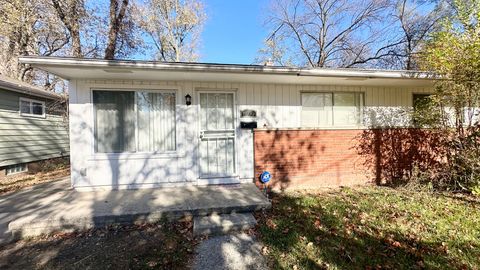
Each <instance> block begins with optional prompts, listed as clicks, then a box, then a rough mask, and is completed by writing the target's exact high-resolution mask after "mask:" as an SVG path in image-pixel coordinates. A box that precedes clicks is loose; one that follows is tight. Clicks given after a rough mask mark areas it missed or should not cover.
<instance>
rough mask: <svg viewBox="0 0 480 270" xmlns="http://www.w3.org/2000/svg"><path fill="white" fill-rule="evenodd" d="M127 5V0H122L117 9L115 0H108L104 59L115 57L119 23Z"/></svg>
mask: <svg viewBox="0 0 480 270" xmlns="http://www.w3.org/2000/svg"><path fill="white" fill-rule="evenodd" d="M127 6H128V0H122V5H121V7H120V9H119V11H118V14H117V10H118V2H117V0H110V29H109V31H108V41H107V48H106V49H105V59H107V60H112V59H114V58H115V52H116V50H117V39H118V33H119V32H120V25H121V24H122V22H123V18H124V17H125V13H126V10H127Z"/></svg>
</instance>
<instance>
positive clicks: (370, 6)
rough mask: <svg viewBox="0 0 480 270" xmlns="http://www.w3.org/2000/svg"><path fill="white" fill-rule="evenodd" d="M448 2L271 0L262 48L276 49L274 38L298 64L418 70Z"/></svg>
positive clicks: (413, 0) (424, 0)
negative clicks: (268, 32) (422, 51)
mask: <svg viewBox="0 0 480 270" xmlns="http://www.w3.org/2000/svg"><path fill="white" fill-rule="evenodd" d="M444 1H445V0H272V3H273V6H272V10H271V14H270V16H269V18H268V20H267V25H269V26H270V27H272V29H273V31H272V32H271V35H270V37H268V38H267V40H266V44H267V47H266V48H264V49H262V51H261V52H260V53H261V54H262V55H268V54H272V48H271V46H270V48H269V46H268V45H269V44H270V43H272V42H273V40H275V43H276V46H275V48H279V47H281V48H286V49H285V50H283V52H282V55H283V57H290V58H291V59H294V60H296V61H294V63H296V64H297V65H302V66H305V65H306V66H312V67H356V66H357V67H358V66H374V67H384V68H406V69H413V68H415V67H416V64H415V58H416V54H417V53H418V51H419V50H420V49H421V47H422V44H423V43H424V41H425V40H426V39H427V38H428V36H429V35H430V33H432V32H433V31H435V30H436V29H437V27H438V25H439V21H440V19H441V18H442V17H443V16H444V15H445V12H444V11H445V9H444V8H443V5H442V3H443V2H444ZM432 6H433V8H432ZM278 41H280V44H278ZM273 55H274V56H275V53H273ZM276 56H277V58H278V54H277V55H276ZM273 60H275V62H277V63H281V62H282V61H279V60H278V59H273Z"/></svg>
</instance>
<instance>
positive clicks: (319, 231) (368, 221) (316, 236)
mask: <svg viewBox="0 0 480 270" xmlns="http://www.w3.org/2000/svg"><path fill="white" fill-rule="evenodd" d="M479 208H480V200H478V199H475V198H472V197H469V196H460V195H449V194H447V193H446V194H432V193H423V192H411V191H406V190H394V189H390V188H377V187H368V188H361V189H348V188H345V189H341V190H337V191H328V192H318V193H298V192H296V193H285V194H281V195H280V194H279V195H275V196H274V198H273V207H272V210H270V211H269V212H267V213H266V214H262V215H260V222H259V234H260V237H261V239H262V240H263V242H264V244H265V248H264V250H263V251H264V253H265V254H268V257H269V259H270V262H271V264H272V265H271V266H272V268H274V269H282V268H283V269H319V268H320V269H322V268H324V269H412V268H413V269H415V268H418V269H423V268H427V269H479V267H480V209H479Z"/></svg>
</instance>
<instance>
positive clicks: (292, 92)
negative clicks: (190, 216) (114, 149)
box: [70, 80, 431, 188]
mask: <svg viewBox="0 0 480 270" xmlns="http://www.w3.org/2000/svg"><path fill="white" fill-rule="evenodd" d="M119 88H122V89H124V88H127V89H134V90H142V89H159V90H161V89H175V90H176V91H177V99H176V102H177V105H176V106H177V109H176V114H177V116H176V117H177V127H176V136H177V154H175V155H144V154H122V155H120V156H117V157H111V156H108V155H99V154H94V143H93V119H94V117H93V106H92V103H91V100H92V99H91V89H119ZM198 90H212V91H214V90H223V91H226V90H227V91H228V90H232V91H235V92H236V104H237V107H236V115H237V119H236V124H237V141H236V152H237V159H238V160H237V163H236V164H237V173H238V175H239V177H240V180H241V181H244V182H245V181H252V179H253V178H254V175H253V174H254V167H253V166H254V163H253V134H252V131H251V130H248V129H240V128H239V124H240V123H239V119H238V116H239V112H240V111H241V110H243V109H253V110H256V111H257V122H258V127H259V128H262V127H266V128H299V127H300V123H301V120H300V115H301V99H300V93H301V92H302V91H306V92H309V91H328V92H336V91H340V92H341V91H343V92H363V93H364V95H365V123H366V125H367V126H372V125H375V126H392V125H397V126H402V125H404V124H405V123H408V122H409V119H408V118H407V117H406V116H405V115H404V114H402V113H401V112H403V111H408V110H410V109H411V107H412V97H413V94H414V93H429V92H430V91H431V90H430V89H428V88H424V87H421V88H415V87H412V88H397V87H366V86H329V85H295V84H257V83H227V82H192V81H132V80H125V81H119V80H115V81H110V80H78V81H75V80H73V81H71V82H70V129H71V130H70V134H71V136H70V142H71V164H72V181H73V183H72V184H73V186H74V187H77V188H88V187H93V186H96V187H99V186H103V187H106V188H111V187H112V186H113V187H119V188H128V187H135V188H137V187H155V186H177V185H185V184H198V183H200V182H198V175H199V173H198V172H199V168H198V162H197V160H198V153H197V148H198V135H199V134H198V125H197V118H198V115H197V113H198V108H197V102H198V95H197V92H196V91H198ZM186 94H190V95H191V96H192V97H193V103H192V105H191V106H188V107H187V106H186V105H185V100H184V96H185V95H186Z"/></svg>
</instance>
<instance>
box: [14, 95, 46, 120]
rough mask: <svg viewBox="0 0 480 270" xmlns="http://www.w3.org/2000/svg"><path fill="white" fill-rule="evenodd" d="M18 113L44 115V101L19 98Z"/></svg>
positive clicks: (35, 115)
mask: <svg viewBox="0 0 480 270" xmlns="http://www.w3.org/2000/svg"><path fill="white" fill-rule="evenodd" d="M19 107H20V115H23V116H34V117H45V102H43V101H38V100H33V99H29V98H20V105H19Z"/></svg>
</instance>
